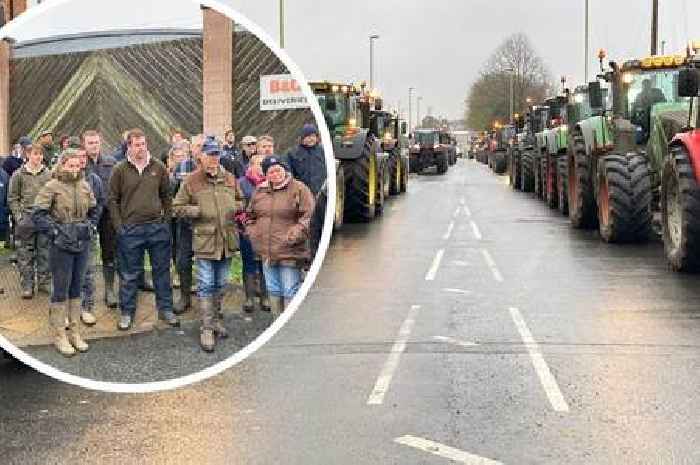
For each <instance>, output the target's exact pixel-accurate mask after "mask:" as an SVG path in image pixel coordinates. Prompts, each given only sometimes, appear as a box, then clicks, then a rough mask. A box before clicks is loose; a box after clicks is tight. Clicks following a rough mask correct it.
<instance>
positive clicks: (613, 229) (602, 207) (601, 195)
mask: <svg viewBox="0 0 700 465" xmlns="http://www.w3.org/2000/svg"><path fill="white" fill-rule="evenodd" d="M596 194H597V203H598V224H599V231H600V237H601V239H603V241H605V242H611V243H622V242H641V241H645V240H647V239H649V234H650V232H651V220H652V214H651V199H652V193H651V180H650V175H649V169H648V168H647V162H646V159H645V158H644V157H642V156H641V155H637V154H635V153H630V154H628V155H622V154H620V153H612V154H610V155H606V156H604V157H602V158H601V159H600V161H599V163H598V192H597V193H596Z"/></svg>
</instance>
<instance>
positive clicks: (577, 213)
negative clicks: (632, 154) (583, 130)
mask: <svg viewBox="0 0 700 465" xmlns="http://www.w3.org/2000/svg"><path fill="white" fill-rule="evenodd" d="M567 170H568V176H567V180H568V182H567V187H568V202H567V203H568V206H569V220H570V221H571V226H572V227H574V228H577V229H585V228H595V227H596V226H597V218H596V206H595V201H594V197H593V178H592V167H591V159H590V157H589V156H588V154H587V153H586V146H585V144H584V141H583V137H582V136H581V135H580V134H578V135H575V136H574V150H573V153H571V154H569V156H568V159H567Z"/></svg>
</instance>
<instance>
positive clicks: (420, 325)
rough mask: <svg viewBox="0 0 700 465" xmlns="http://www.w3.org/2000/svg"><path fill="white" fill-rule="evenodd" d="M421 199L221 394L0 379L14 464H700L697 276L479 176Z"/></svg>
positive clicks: (325, 276)
mask: <svg viewBox="0 0 700 465" xmlns="http://www.w3.org/2000/svg"><path fill="white" fill-rule="evenodd" d="M411 181H412V182H411V184H410V187H409V192H408V193H407V194H406V195H405V196H402V197H398V198H394V199H393V200H392V201H391V202H390V204H389V207H388V208H387V210H386V212H385V214H384V216H383V218H381V219H379V220H378V221H376V222H375V223H373V224H369V225H349V226H348V227H346V228H344V230H343V231H342V232H341V233H340V234H339V235H338V236H336V237H335V238H334V241H333V244H332V247H331V249H330V250H329V254H328V256H327V259H326V263H325V264H324V267H323V271H322V273H321V275H320V276H319V279H318V280H317V283H316V285H315V287H314V289H313V291H312V292H311V294H310V295H309V297H308V298H307V300H306V301H305V302H304V304H303V306H302V308H300V310H299V312H298V313H297V315H296V316H295V318H293V319H292V320H291V321H290V322H289V324H288V325H287V326H285V327H284V328H283V329H282V331H280V333H279V334H278V335H277V336H276V337H275V338H274V339H273V340H272V341H271V342H270V343H269V344H268V345H266V346H265V347H263V349H261V350H260V351H259V352H257V353H256V354H254V355H253V356H251V357H250V358H249V359H248V360H246V361H245V362H243V363H241V364H240V365H238V366H236V367H234V368H233V369H231V370H229V371H227V372H225V373H223V374H222V375H220V376H218V377H216V378H214V379H211V380H209V381H207V382H204V383H202V384H200V385H197V386H191V387H188V388H185V389H181V390H178V391H175V392H164V393H159V394H151V395H110V394H103V393H96V392H90V391H85V390H82V389H79V388H75V387H72V386H66V385H63V384H60V383H57V382H54V381H51V380H49V379H47V378H45V377H44V376H42V375H39V374H36V373H34V372H33V371H31V370H28V369H23V368H21V367H16V366H13V365H10V364H6V365H5V366H4V367H2V368H0V370H2V371H0V406H1V407H2V408H0V437H2V438H3V440H2V442H0V457H3V460H2V461H3V463H9V464H20V463H21V464H34V463H36V464H40V463H41V464H43V463H57V464H64V463H65V464H68V463H88V464H92V463H95V464H97V463H100V464H103V463H107V464H111V463H114V464H117V463H118V464H131V463H134V464H136V463H154V464H189V463H207V464H231V463H236V464H238V463H240V464H279V463H285V464H328V463H333V464H348V465H351V464H352V465H356V464H401V465H406V464H409V465H411V464H416V465H417V464H436V465H439V464H447V463H467V464H475V463H481V464H492V465H493V464H504V465H529V464H533V465H534V464H552V465H560V464H563V463H566V464H567V465H579V464H580V465H590V464H611V465H613V464H615V465H617V464H696V463H700V452H698V450H697V448H696V447H695V444H694V440H695V439H696V438H697V431H700V419H698V417H697V415H694V413H693V412H694V406H695V405H697V404H698V401H700V393H699V391H698V389H697V385H698V382H699V381H700V379H699V378H700V376H699V374H698V373H700V371H699V370H698V368H700V344H699V343H698V341H699V340H700V311H699V310H698V308H697V304H696V302H697V301H698V297H700V287H699V286H698V285H697V284H698V277H697V276H691V275H681V274H674V273H671V272H670V271H668V270H667V268H666V265H665V262H664V258H663V250H662V247H661V245H660V244H658V243H652V244H646V245H632V246H614V245H607V244H604V243H601V242H600V241H599V239H598V238H597V235H596V233H595V232H591V231H576V230H572V229H570V228H569V226H568V224H567V221H566V219H565V218H562V217H561V216H559V214H558V213H556V212H554V211H552V210H550V209H548V208H547V207H546V206H545V205H544V204H543V203H542V202H540V201H537V200H535V199H534V198H532V196H531V195H529V194H523V193H516V192H513V191H511V190H510V188H509V187H508V186H507V185H506V182H505V179H504V178H503V177H497V176H494V175H493V174H492V173H491V172H489V171H488V170H487V169H486V168H485V167H484V166H482V165H479V164H476V163H474V162H471V161H464V160H462V161H460V162H459V163H458V164H457V166H456V167H453V168H451V169H450V171H449V173H448V174H447V175H446V176H436V175H424V176H420V177H413V178H412V179H411ZM132 339H135V338H132ZM132 360H133V363H138V360H139V357H138V356H137V354H133V359H132ZM152 368H153V369H156V368H157V367H152Z"/></svg>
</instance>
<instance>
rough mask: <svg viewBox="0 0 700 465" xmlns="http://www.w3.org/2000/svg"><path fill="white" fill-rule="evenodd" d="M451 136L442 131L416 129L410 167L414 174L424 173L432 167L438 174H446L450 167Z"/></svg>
mask: <svg viewBox="0 0 700 465" xmlns="http://www.w3.org/2000/svg"><path fill="white" fill-rule="evenodd" d="M450 148H451V145H450V135H449V134H448V133H447V131H444V130H442V129H416V130H415V132H414V141H413V145H412V146H411V149H410V151H409V156H410V167H411V171H412V172H414V173H422V172H423V170H425V169H426V168H429V167H431V166H435V167H436V168H437V173H438V174H445V173H446V172H447V169H448V167H449V166H450V157H451V155H450Z"/></svg>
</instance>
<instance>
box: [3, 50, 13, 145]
mask: <svg viewBox="0 0 700 465" xmlns="http://www.w3.org/2000/svg"><path fill="white" fill-rule="evenodd" d="M11 53H12V46H11V44H10V42H9V41H8V40H6V39H3V40H0V154H1V155H7V154H9V153H10V149H11V147H12V141H11V140H10V54H11Z"/></svg>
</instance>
